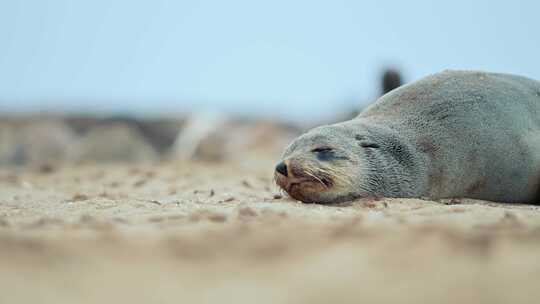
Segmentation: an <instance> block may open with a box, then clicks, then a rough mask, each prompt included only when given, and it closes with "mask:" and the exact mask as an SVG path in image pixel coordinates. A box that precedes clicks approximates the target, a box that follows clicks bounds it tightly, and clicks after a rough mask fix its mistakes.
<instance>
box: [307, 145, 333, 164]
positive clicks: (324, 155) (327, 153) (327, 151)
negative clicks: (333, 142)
mask: <svg viewBox="0 0 540 304" xmlns="http://www.w3.org/2000/svg"><path fill="white" fill-rule="evenodd" d="M311 152H313V153H315V154H317V159H319V160H321V161H327V160H331V159H333V158H335V154H334V149H332V148H330V147H321V148H315V149H313V150H311Z"/></svg>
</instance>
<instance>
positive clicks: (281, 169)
mask: <svg viewBox="0 0 540 304" xmlns="http://www.w3.org/2000/svg"><path fill="white" fill-rule="evenodd" d="M276 171H277V172H278V173H279V174H281V175H284V176H288V175H289V174H288V173H287V165H285V163H284V162H280V163H279V164H278V165H277V166H276Z"/></svg>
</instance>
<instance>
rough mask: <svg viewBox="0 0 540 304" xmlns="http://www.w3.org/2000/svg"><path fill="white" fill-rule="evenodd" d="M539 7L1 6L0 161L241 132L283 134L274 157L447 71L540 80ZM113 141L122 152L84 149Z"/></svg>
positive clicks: (153, 152) (179, 146)
mask: <svg viewBox="0 0 540 304" xmlns="http://www.w3.org/2000/svg"><path fill="white" fill-rule="evenodd" d="M539 11H540V4H538V2H537V1H532V0H531V1H513V2H497V1H495V2H494V1H475V2H470V1H461V0H458V1H446V2H437V3H435V2H431V1H406V2H402V1H331V2H329V1H303V0H301V1H294V2H291V1H280V0H278V1H271V2H270V1H268V2H260V1H258V2H253V1H238V0H233V1H161V0H156V1H127V0H118V1H105V0H94V1H77V2H74V1H68V0H50V1H37V0H34V1H32V0H29V1H2V2H1V3H0V41H1V43H2V44H1V47H0V112H1V115H2V120H1V122H2V126H1V127H2V128H1V129H0V130H1V131H0V164H25V163H28V162H37V163H39V162H48V161H49V160H50V159H52V158H63V159H68V158H69V159H71V160H74V161H82V160H87V159H92V160H124V161H125V160H139V159H156V158H158V159H159V158H162V157H163V156H164V155H171V153H170V152H171V151H173V150H174V153H172V154H173V155H175V156H178V157H182V158H193V157H195V156H200V157H203V158H209V159H221V158H224V157H226V156H227V155H226V154H227V152H226V150H227V149H226V148H221V147H222V146H221V144H219V145H217V146H218V147H217V148H216V147H210V148H208V149H206V150H207V152H204V153H202V152H201V151H203V150H205V149H203V148H201V147H202V144H201V143H202V141H203V140H204V139H206V140H207V141H208V142H209V143H213V144H214V146H215V143H216V142H217V143H223V144H224V145H225V143H231V142H234V144H231V146H235V147H236V148H238V147H245V146H246V145H254V144H253V143H251V142H250V139H245V137H246V136H247V135H246V136H240V138H241V139H239V140H240V143H239V142H238V140H237V141H235V139H232V138H230V135H231V134H244V135H245V134H247V130H245V129H248V130H249V132H250V133H249V134H252V133H253V132H251V130H253V124H256V125H257V126H259V129H260V130H259V129H257V130H259V133H257V134H256V135H254V137H256V138H265V139H268V138H267V137H264V136H269V137H270V138H272V136H271V134H274V133H276V132H277V133H280V132H281V133H286V134H287V135H288V136H281V135H280V136H279V138H285V140H283V142H281V141H280V142H278V143H276V151H277V150H279V149H282V148H283V146H284V145H285V144H286V142H287V140H288V139H289V138H292V137H294V136H295V135H296V134H297V133H298V132H301V130H304V129H306V128H308V127H310V126H314V125H317V124H321V123H328V122H334V121H340V120H344V119H349V118H351V117H353V115H354V113H357V112H358V111H360V110H361V109H362V108H363V107H365V106H366V105H367V104H369V103H371V102H373V101H374V100H375V99H376V98H377V97H378V96H380V95H381V94H382V93H384V91H386V90H390V89H392V88H394V87H395V86H398V85H400V84H402V83H407V82H411V81H414V80H416V79H419V78H421V77H423V76H426V75H428V74H431V73H435V72H438V71H441V70H444V69H478V70H486V71H493V72H505V73H515V74H520V75H524V76H528V77H532V78H536V79H540V59H539V56H538V54H540V38H538V37H540V36H539V34H538V32H539V30H540V19H539V18H538V12H539ZM385 81H386V82H385ZM38 118H39V119H38ZM25 120H26V123H22V121H25ZM36 120H39V122H40V123H41V124H39V125H38V126H37V127H36V126H34V127H33V128H30V130H28V124H29V121H30V122H31V124H35V123H36ZM14 121H15V122H14ZM44 121H46V122H44ZM261 122H264V124H263V126H260V124H261ZM104 126H105V127H104ZM224 126H226V127H224ZM10 128H11V129H10ZM227 128H233V129H234V130H235V131H230V130H229V129H227ZM182 130H183V131H186V132H181V131H182ZM223 130H226V131H223ZM227 130H229V131H227ZM241 130H243V131H241ZM36 132H37V133H36ZM220 132H221V133H223V134H219V133H220ZM242 132H244V133H242ZM216 133H218V134H216ZM281 133H280V134H281ZM36 134H41V135H40V136H37V135H36ZM261 134H263V135H264V136H263V135H261ZM269 134H270V135H269ZM37 137H39V140H38V139H36V138H37ZM82 137H84V138H85V141H84V142H81V138H82ZM248 137H249V136H248ZM208 138H213V139H212V140H208ZM215 138H218V139H220V140H221V141H220V140H215ZM119 140H123V141H124V142H125V144H124V145H123V146H124V147H131V148H124V149H121V148H119V147H115V148H114V149H116V150H114V149H112V148H111V147H110V146H111V145H108V146H109V150H105V151H95V150H96V149H97V148H96V146H99V145H96V143H100V142H103V141H104V142H108V143H110V142H117V143H118V142H119ZM40 141H43V143H41V145H42V146H47V145H48V146H47V147H46V148H43V147H41V146H40ZM51 145H53V146H54V147H49V146H51ZM130 145H131V146H130ZM141 145H143V146H144V148H143V147H141ZM90 147H92V149H90ZM133 147H139V148H138V149H133ZM278 147H279V149H278ZM36 149H37V150H38V151H37V152H32V151H31V150H36ZM39 149H42V150H39ZM43 149H44V150H46V151H49V152H47V153H49V154H50V155H49V156H47V155H45V154H47V153H45V152H44V151H43ZM111 149H112V150H111ZM216 149H218V150H219V151H216ZM242 149H243V151H244V150H245V148H242ZM67 150H70V151H67ZM98 150H99V149H98ZM134 150H136V151H146V152H144V153H142V154H143V155H132V154H133V153H134V152H133V151H134ZM129 151H131V152H129ZM127 152H129V153H131V154H130V155H126V153H127ZM201 153H202V154H201ZM33 154H36V155H34V156H33ZM60 155H62V156H60ZM38 158H43V159H42V160H39V161H37V160H36V159H38Z"/></svg>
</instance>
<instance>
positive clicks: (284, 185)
mask: <svg viewBox="0 0 540 304" xmlns="http://www.w3.org/2000/svg"><path fill="white" fill-rule="evenodd" d="M295 169H296V170H291V171H292V172H290V173H289V174H288V175H287V176H285V175H283V174H281V173H279V172H276V173H275V175H274V179H275V181H276V184H277V185H278V186H279V187H280V188H281V189H283V190H284V191H285V192H287V194H289V196H291V197H292V198H294V199H296V200H300V201H303V202H313V201H314V198H315V197H316V196H317V194H318V193H321V192H324V191H328V189H330V188H331V187H332V184H333V183H332V179H331V177H330V176H326V175H324V174H320V173H316V172H312V171H308V170H305V169H304V170H302V169H301V168H295Z"/></svg>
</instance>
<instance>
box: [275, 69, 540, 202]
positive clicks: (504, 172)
mask: <svg viewBox="0 0 540 304" xmlns="http://www.w3.org/2000/svg"><path fill="white" fill-rule="evenodd" d="M276 181H277V183H278V185H279V186H281V187H282V188H283V189H284V190H285V191H287V192H288V193H289V194H290V195H291V196H292V197H293V198H296V199H299V200H302V201H304V202H320V203H335V202H341V201H347V200H351V199H354V198H359V197H370V196H384V197H429V198H435V199H436V198H452V197H468V198H476V199H485V200H492V201H500V202H528V203H540V201H539V200H540V197H539V196H540V82H538V81H534V80H531V79H527V78H525V77H520V76H513V75H506V74H494V73H483V72H470V71H445V72H442V73H438V74H435V75H432V76H429V77H426V78H424V79H421V80H419V81H417V82H414V83H411V84H408V85H405V86H402V87H400V88H398V89H396V90H393V91H391V92H389V93H388V94H386V95H384V96H382V97H381V98H380V99H379V100H377V101H376V102H375V103H374V104H373V105H371V106H370V107H368V108H367V109H366V110H364V111H363V112H362V113H361V114H360V115H359V116H358V117H356V118H354V119H352V120H350V121H346V122H343V123H338V124H334V125H329V126H323V127H318V128H315V129H313V130H311V131H309V132H308V133H306V134H304V135H302V136H300V137H299V138H298V139H296V140H295V141H294V142H293V143H292V144H291V145H290V146H289V147H288V148H287V149H286V151H285V153H284V155H283V162H282V163H280V164H279V165H278V167H277V168H276Z"/></svg>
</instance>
